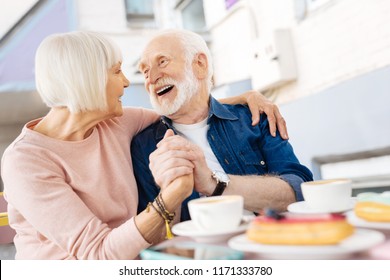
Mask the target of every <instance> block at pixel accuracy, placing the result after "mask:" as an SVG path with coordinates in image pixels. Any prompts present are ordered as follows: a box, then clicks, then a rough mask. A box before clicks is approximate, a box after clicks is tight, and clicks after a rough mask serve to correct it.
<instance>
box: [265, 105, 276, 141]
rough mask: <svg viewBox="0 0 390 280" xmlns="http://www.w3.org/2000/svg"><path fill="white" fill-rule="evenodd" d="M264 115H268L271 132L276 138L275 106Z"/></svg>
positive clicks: (266, 109) (267, 109) (268, 108)
mask: <svg viewBox="0 0 390 280" xmlns="http://www.w3.org/2000/svg"><path fill="white" fill-rule="evenodd" d="M264 113H265V114H266V115H267V119H268V124H269V132H270V133H271V135H272V136H273V137H275V136H276V117H275V112H274V106H271V107H267V108H265V110H264Z"/></svg>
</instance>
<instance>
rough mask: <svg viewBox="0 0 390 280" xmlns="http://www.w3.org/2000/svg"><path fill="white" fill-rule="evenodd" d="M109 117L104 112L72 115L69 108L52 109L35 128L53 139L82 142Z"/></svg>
mask: <svg viewBox="0 0 390 280" xmlns="http://www.w3.org/2000/svg"><path fill="white" fill-rule="evenodd" d="M104 119H107V116H105V117H103V114H102V112H97V111H96V112H95V111H93V112H92V111H90V112H81V113H76V114H72V113H70V112H69V110H68V109H67V108H52V109H51V110H50V111H49V113H48V114H47V115H46V116H45V117H44V118H43V119H42V120H41V121H40V122H39V123H38V124H37V125H36V126H35V127H34V128H33V129H34V130H35V131H37V132H39V133H42V134H44V135H46V136H49V137H51V138H55V139H59V140H64V141H80V140H83V139H85V138H87V137H88V136H89V135H91V133H92V131H93V128H94V127H95V126H96V125H97V124H98V123H99V122H101V121H103V120H104Z"/></svg>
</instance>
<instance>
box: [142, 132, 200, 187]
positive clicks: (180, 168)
mask: <svg viewBox="0 0 390 280" xmlns="http://www.w3.org/2000/svg"><path fill="white" fill-rule="evenodd" d="M194 159H195V156H194V153H193V151H192V150H191V143H190V142H189V141H187V140H185V139H184V138H182V137H180V136H177V135H174V133H173V131H172V130H171V129H169V130H167V132H166V133H165V135H164V139H163V140H161V141H160V142H159V143H158V144H157V149H156V150H155V151H154V152H153V153H151V154H150V156H149V160H150V163H149V168H150V170H151V171H152V174H153V177H154V180H155V182H156V184H157V185H158V186H159V187H160V188H161V189H164V188H166V187H167V186H168V185H169V184H170V183H171V182H172V181H174V180H175V179H176V178H178V177H181V176H184V175H188V174H192V172H193V169H194V164H193V163H192V160H194Z"/></svg>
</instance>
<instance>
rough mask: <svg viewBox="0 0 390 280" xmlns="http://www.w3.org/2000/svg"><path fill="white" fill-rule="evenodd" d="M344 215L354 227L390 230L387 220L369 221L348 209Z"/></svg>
mask: <svg viewBox="0 0 390 280" xmlns="http://www.w3.org/2000/svg"><path fill="white" fill-rule="evenodd" d="M346 215H347V220H348V222H349V223H350V224H351V225H353V226H355V227H362V228H371V229H377V230H385V231H390V223H389V222H369V221H366V220H363V219H361V218H359V217H357V216H356V215H355V212H354V211H348V212H347V213H346Z"/></svg>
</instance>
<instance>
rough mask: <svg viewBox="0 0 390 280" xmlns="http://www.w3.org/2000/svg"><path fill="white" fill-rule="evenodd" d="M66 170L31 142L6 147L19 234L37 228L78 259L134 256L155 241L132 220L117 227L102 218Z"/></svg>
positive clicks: (5, 170)
mask: <svg viewBox="0 0 390 280" xmlns="http://www.w3.org/2000/svg"><path fill="white" fill-rule="evenodd" d="M64 170H65V169H64V168H62V167H61V165H60V164H57V163H56V161H55V158H52V157H49V156H46V157H45V155H43V154H42V153H34V152H32V151H31V147H28V146H26V145H24V147H23V148H15V147H13V148H11V149H10V150H8V151H6V153H5V154H4V156H3V159H2V170H1V171H2V177H3V180H4V186H5V193H6V196H7V200H8V203H9V207H10V209H11V210H10V223H11V225H12V226H13V227H14V228H16V229H19V231H18V234H23V232H26V233H31V232H36V235H37V236H38V237H39V238H40V239H41V240H50V241H51V242H53V243H54V244H56V246H58V247H60V248H61V249H62V250H63V251H64V252H65V253H66V254H68V256H74V257H75V258H77V259H134V258H135V257H136V256H137V255H138V254H139V252H140V250H142V249H144V248H147V247H148V246H149V245H150V244H148V243H147V242H146V241H145V240H144V239H143V237H142V236H141V234H140V233H139V231H138V229H137V228H136V226H135V224H134V220H133V218H131V219H130V220H128V221H126V222H125V223H123V224H122V225H120V226H118V227H116V228H113V229H111V228H110V227H109V226H108V225H107V224H105V223H103V222H102V221H101V220H100V219H98V218H97V217H96V216H95V215H94V214H93V213H92V212H91V211H90V209H89V208H88V207H87V205H86V204H85V203H84V202H83V201H82V200H81V198H80V197H79V195H78V193H76V192H75V191H74V189H73V188H72V186H71V182H68V181H67V176H66V173H65V171H64ZM48 254H49V253H48ZM47 258H50V255H48V256H47Z"/></svg>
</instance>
